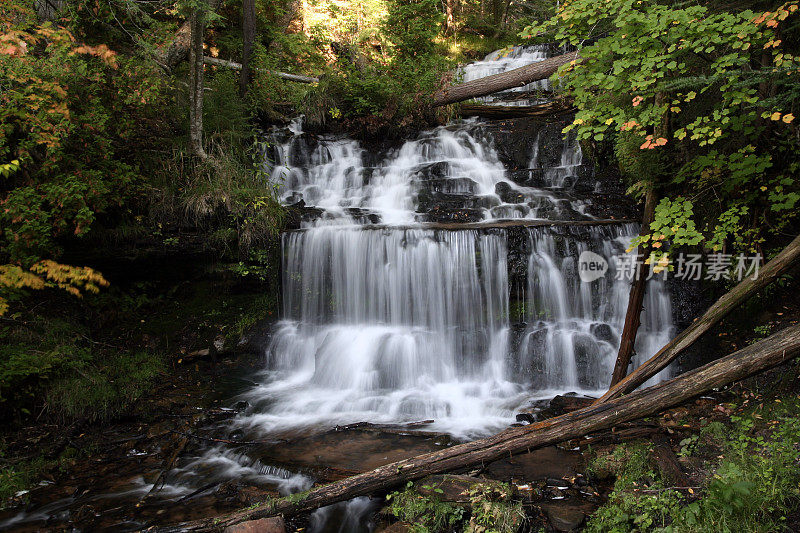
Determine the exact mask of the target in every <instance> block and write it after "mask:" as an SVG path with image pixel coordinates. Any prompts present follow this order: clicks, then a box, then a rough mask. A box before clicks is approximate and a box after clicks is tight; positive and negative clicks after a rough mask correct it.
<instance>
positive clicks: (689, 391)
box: [179, 325, 800, 531]
mask: <svg viewBox="0 0 800 533" xmlns="http://www.w3.org/2000/svg"><path fill="white" fill-rule="evenodd" d="M798 355H800V325H795V326H790V327H788V328H786V329H784V330H782V331H780V332H778V333H775V334H773V335H771V336H770V337H768V338H766V339H763V340H761V341H759V342H757V343H755V344H752V345H750V346H748V347H746V348H743V349H741V350H739V351H737V352H734V353H732V354H730V355H728V356H726V357H723V358H721V359H719V360H717V361H714V362H712V363H709V364H707V365H705V366H702V367H700V368H697V369H695V370H692V371H690V372H687V373H685V374H683V375H681V376H679V377H677V378H674V379H671V380H669V381H665V382H663V383H660V384H658V385H654V386H653V387H650V388H647V389H644V390H641V391H636V392H634V393H632V394H630V395H629V396H626V397H625V398H618V399H614V400H610V401H608V402H606V403H603V404H593V405H591V406H589V407H585V408H583V409H580V410H578V411H573V412H572V413H568V414H565V415H561V416H558V417H555V418H550V419H547V420H544V421H542V422H537V423H534V424H531V425H529V426H524V427H519V428H511V429H507V430H505V431H502V432H500V433H498V434H497V435H494V436H492V437H488V438H485V439H480V440H476V441H473V442H468V443H465V444H459V445H457V446H453V447H451V448H447V449H445V450H441V451H437V452H432V453H428V454H424V455H421V456H419V457H415V458H412V459H407V460H404V461H399V462H396V463H391V464H388V465H385V466H382V467H380V468H377V469H375V470H373V471H371V472H365V473H363V474H359V475H357V476H353V477H350V478H347V479H343V480H341V481H337V482H334V483H330V484H328V485H323V486H320V487H317V488H314V489H311V490H309V491H307V492H305V493H301V494H294V495H292V496H288V497H285V498H281V499H279V500H274V501H267V502H263V503H262V504H260V505H258V506H255V507H252V508H248V509H243V510H240V511H235V512H233V513H231V514H228V515H225V516H219V517H214V518H208V519H203V520H198V521H193V522H187V523H184V524H181V525H180V526H179V528H180V529H181V530H184V531H185V530H192V531H213V530H220V529H223V528H225V527H227V526H230V525H233V524H237V523H240V522H243V521H246V520H253V519H258V518H263V517H267V516H275V515H292V514H297V513H300V512H304V511H310V510H313V509H317V508H319V507H323V506H326V505H330V504H333V503H336V502H341V501H345V500H349V499H351V498H355V497H357V496H363V495H369V494H376V493H381V492H385V491H386V490H388V489H391V488H393V487H396V486H398V485H402V484H403V483H406V482H407V481H411V480H415V479H420V478H423V477H425V476H429V475H431V474H438V473H442V472H448V471H453V470H458V469H461V468H465V467H469V466H473V465H480V464H483V463H486V462H489V461H494V460H496V459H499V458H501V457H505V456H507V455H510V454H514V453H523V452H526V451H530V450H531V449H534V448H540V447H542V446H548V445H552V444H556V443H559V442H563V441H565V440H569V439H574V438H578V437H583V436H585V435H586V434H588V433H592V432H594V431H598V430H602V429H606V428H608V427H611V426H614V425H616V424H620V423H622V422H627V421H630V420H634V419H637V418H642V417H646V416H649V415H653V414H655V413H658V412H659V411H662V410H663V409H666V408H668V407H671V406H673V405H676V404H679V403H681V402H684V401H685V400H688V399H689V398H692V397H694V396H697V395H698V394H701V393H703V392H706V391H708V390H710V389H713V388H716V387H721V386H723V385H727V384H729V383H732V382H734V381H737V380H740V379H742V378H745V377H748V376H750V375H752V374H755V373H757V372H760V371H763V370H766V369H768V368H771V367H774V366H777V365H779V364H781V363H784V362H786V361H788V360H790V359H792V358H794V357H797V356H798Z"/></svg>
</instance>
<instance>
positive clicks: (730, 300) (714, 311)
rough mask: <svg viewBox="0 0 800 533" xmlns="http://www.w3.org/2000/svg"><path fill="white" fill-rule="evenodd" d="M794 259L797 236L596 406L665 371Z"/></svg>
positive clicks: (798, 252) (798, 254) (799, 254)
mask: <svg viewBox="0 0 800 533" xmlns="http://www.w3.org/2000/svg"><path fill="white" fill-rule="evenodd" d="M798 259H800V236H798V237H795V239H794V240H793V241H792V242H790V243H789V245H788V246H786V248H784V249H783V250H782V251H781V253H779V254H778V255H776V256H775V257H774V258H773V259H772V261H770V262H769V263H767V264H766V265H764V268H762V269H761V272H759V275H758V277H757V278H756V279H755V280H754V279H751V278H746V279H744V280H743V281H741V282H740V283H739V284H738V285H736V287H734V288H733V289H731V290H730V291H729V292H727V293H725V294H724V295H723V296H722V297H721V298H720V299H719V300H717V301H716V302H715V303H714V305H712V306H711V307H710V308H709V309H708V311H706V312H705V314H703V316H702V317H700V318H699V319H697V320H695V322H694V323H693V324H692V325H691V326H689V327H688V328H686V329H685V330H683V331H682V332H681V333H680V335H678V336H677V337H675V338H674V339H672V340H671V341H669V342H668V343H667V344H666V346H664V347H663V348H661V350H659V351H658V353H656V354H655V355H654V356H653V357H651V358H650V359H648V360H647V361H645V362H644V363H642V365H641V366H639V368H637V369H636V370H634V371H633V372H631V373H630V375H628V377H626V378H625V379H623V380H622V381H620V382H619V383H617V384H616V385H614V386H612V387H611V388H609V389H608V392H606V393H605V394H604V395H603V396H601V397H600V399H598V400H597V403H598V404H599V403H604V402H608V401H610V400H612V399H614V398H617V397H618V396H620V395H622V394H627V393H629V392H631V391H633V390H636V388H637V387H638V386H639V385H641V384H642V383H644V382H645V381H647V380H648V379H650V378H651V377H653V376H655V375H656V374H658V373H659V372H660V371H661V370H663V369H664V368H666V366H667V365H668V364H670V363H671V362H672V361H674V360H675V359H676V358H677V357H678V355H680V353H681V352H682V351H683V350H685V349H686V348H687V347H689V346H691V345H692V344H693V343H694V342H695V341H696V340H697V339H699V338H700V337H701V336H702V335H703V334H704V333H705V332H707V331H708V330H710V329H711V328H712V327H714V326H715V325H716V324H718V323H719V322H720V321H721V320H722V319H723V318H725V317H726V316H728V314H729V313H730V312H731V311H733V310H734V309H736V308H737V307H739V305H741V304H742V303H743V302H744V301H745V300H747V299H748V298H750V296H752V295H753V294H755V293H756V292H758V291H759V290H760V289H761V288H763V287H765V286H767V285H769V284H770V283H772V282H773V281H775V280H776V279H778V278H779V277H781V276H782V275H783V274H785V273H786V272H787V271H788V270H789V269H790V268H791V267H792V266H793V265H794V264H795V263H796V262H797V261H798Z"/></svg>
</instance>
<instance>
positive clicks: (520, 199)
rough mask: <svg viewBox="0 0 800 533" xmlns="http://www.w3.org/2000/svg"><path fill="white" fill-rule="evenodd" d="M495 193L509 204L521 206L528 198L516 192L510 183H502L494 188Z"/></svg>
mask: <svg viewBox="0 0 800 533" xmlns="http://www.w3.org/2000/svg"><path fill="white" fill-rule="evenodd" d="M494 192H495V194H496V195H497V196H499V197H500V199H501V200H502V201H504V202H506V203H508V204H521V203H524V202H525V201H526V200H527V198H526V196H525V195H524V194H522V193H521V192H520V191H518V190H516V189H515V188H514V187H513V186H512V185H511V184H510V183H508V182H506V181H501V182H500V183H498V184H497V185H495V186H494Z"/></svg>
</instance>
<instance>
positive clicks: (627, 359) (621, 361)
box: [611, 184, 657, 387]
mask: <svg viewBox="0 0 800 533" xmlns="http://www.w3.org/2000/svg"><path fill="white" fill-rule="evenodd" d="M656 202H657V198H656V193H655V190H654V189H653V186H652V184H651V185H650V186H649V187H648V188H647V197H646V199H645V202H644V214H643V215H642V227H641V229H640V232H639V234H640V235H647V234H649V233H650V224H651V223H652V222H653V219H654V218H655V212H656ZM636 253H637V254H638V255H639V257H642V258H644V257H647V256H648V255H650V246H649V244H647V245H644V246H642V245H640V246H639V248H638V249H637V250H636ZM641 270H644V269H643V268H642V269H641ZM635 273H636V275H635V276H634V278H633V282H632V283H631V292H630V295H629V296H628V310H627V311H626V312H625V322H624V325H623V327H622V335H621V337H620V342H619V352H618V353H617V361H616V363H614V372H613V373H612V374H611V386H612V387H613V386H614V385H616V384H617V383H619V382H620V381H622V378H624V377H625V375H626V374H627V373H628V365H630V363H631V356H632V355H633V346H634V344H635V343H636V332H637V331H638V330H639V324H640V322H641V321H640V317H641V314H642V303H643V302H644V293H645V290H646V289H647V276H645V275H644V272H641V271H640V269H639V268H637V269H636V271H635Z"/></svg>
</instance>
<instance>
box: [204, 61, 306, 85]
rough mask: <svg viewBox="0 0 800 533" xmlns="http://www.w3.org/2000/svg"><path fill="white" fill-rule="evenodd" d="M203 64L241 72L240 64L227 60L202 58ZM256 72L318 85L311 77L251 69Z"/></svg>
mask: <svg viewBox="0 0 800 533" xmlns="http://www.w3.org/2000/svg"><path fill="white" fill-rule="evenodd" d="M203 63H205V64H206V65H214V66H215V67H223V68H230V69H233V70H241V69H242V64H241V63H237V62H236V61H228V60H227V59H220V58H218V57H208V56H204V57H203ZM253 70H256V71H258V72H269V73H270V74H272V75H274V76H277V77H278V78H282V79H284V80H289V81H296V82H298V83H319V78H313V77H311V76H301V75H299V74H289V73H288V72H280V71H277V70H266V69H260V68H257V69H253Z"/></svg>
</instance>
